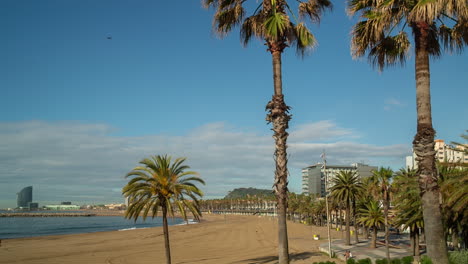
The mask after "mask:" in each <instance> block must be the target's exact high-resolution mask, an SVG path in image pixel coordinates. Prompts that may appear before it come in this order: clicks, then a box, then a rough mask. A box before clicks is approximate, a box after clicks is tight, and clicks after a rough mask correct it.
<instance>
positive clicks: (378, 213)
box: [358, 200, 384, 228]
mask: <svg viewBox="0 0 468 264" xmlns="http://www.w3.org/2000/svg"><path fill="white" fill-rule="evenodd" d="M358 221H359V222H360V223H361V224H363V225H364V226H367V227H372V228H378V227H380V226H382V225H383V224H384V215H383V213H382V208H381V207H380V205H379V203H378V202H376V201H373V200H371V201H369V202H368V203H366V204H364V208H360V209H359V219H358Z"/></svg>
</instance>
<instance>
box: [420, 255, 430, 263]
mask: <svg viewBox="0 0 468 264" xmlns="http://www.w3.org/2000/svg"><path fill="white" fill-rule="evenodd" d="M421 264H432V260H431V259H430V258H429V257H428V256H422V258H421Z"/></svg>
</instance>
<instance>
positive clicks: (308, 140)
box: [0, 121, 409, 206]
mask: <svg viewBox="0 0 468 264" xmlns="http://www.w3.org/2000/svg"><path fill="white" fill-rule="evenodd" d="M115 131H116V129H115V128H113V127H110V126H108V125H106V124H84V123H77V122H44V121H28V122H16V123H0V200H14V199H15V194H16V192H17V191H18V190H19V189H21V188H22V187H24V186H28V185H33V186H34V195H35V197H34V200H38V201H64V200H67V201H68V200H70V201H84V202H102V201H121V200H122V199H121V195H120V192H119V191H118V190H120V189H121V188H122V187H123V185H124V184H125V182H126V180H125V179H124V175H125V174H126V173H127V172H128V171H130V170H131V169H132V168H133V167H134V166H136V165H137V163H138V161H139V160H141V159H142V158H144V157H147V156H149V155H154V154H165V153H167V154H169V155H172V156H176V157H180V156H184V157H187V158H188V159H187V164H188V165H190V166H191V167H192V169H193V170H195V171H198V172H199V173H200V174H201V176H202V177H203V178H204V179H205V181H206V182H207V185H206V186H205V187H204V190H205V193H206V195H207V197H219V196H224V195H225V194H226V193H227V192H228V191H229V190H232V189H233V188H237V187H248V186H252V187H259V188H270V187H271V185H272V181H273V180H272V179H273V171H274V161H273V139H272V138H271V135H265V134H262V133H258V132H255V131H246V130H243V129H240V128H236V127H232V126H229V125H228V124H226V123H210V124H206V125H203V126H200V127H198V128H196V129H194V130H192V131H191V132H189V133H187V134H186V135H183V136H170V135H147V136H141V137H123V136H114V135H113V133H114V132H115ZM356 137H357V133H356V132H354V131H353V130H350V129H345V128H340V127H338V126H337V125H336V124H335V123H333V122H332V121H320V122H317V123H311V124H302V125H299V126H297V127H296V128H292V129H291V136H290V141H289V142H290V143H289V148H288V151H289V155H290V159H289V161H290V162H289V165H290V171H291V178H294V179H295V178H297V179H296V180H292V181H291V185H292V186H291V189H292V190H295V189H297V190H299V188H300V187H299V186H300V175H299V174H300V172H297V173H296V172H295V171H298V170H300V168H302V167H305V166H307V165H310V164H311V163H315V162H316V161H318V160H319V156H320V153H321V151H322V150H323V149H327V153H328V159H329V161H330V162H334V163H345V164H348V163H351V162H360V161H364V162H370V163H372V164H376V163H375V162H380V161H382V160H385V159H390V160H398V159H401V160H402V159H403V157H404V156H405V155H406V154H407V153H408V151H409V150H408V149H409V148H407V147H406V146H403V145H392V146H375V145H366V144H360V143H356V142H352V140H353V139H354V138H356ZM338 140H339V141H338ZM376 165H380V164H376ZM296 174H298V175H296ZM294 184H297V186H295V185H294ZM116 190H117V191H116ZM11 206H13V205H11Z"/></svg>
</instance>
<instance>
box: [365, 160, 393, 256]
mask: <svg viewBox="0 0 468 264" xmlns="http://www.w3.org/2000/svg"><path fill="white" fill-rule="evenodd" d="M392 176H393V171H392V170H391V169H390V168H382V167H381V168H380V169H379V170H377V171H373V172H372V176H371V178H370V181H371V183H373V185H374V186H375V190H377V195H376V198H377V199H379V200H381V201H382V203H383V207H384V217H385V249H386V250H385V251H386V256H387V261H388V262H389V263H390V248H389V244H388V243H389V241H388V235H389V223H388V209H389V207H390V186H391V185H390V180H391V178H392Z"/></svg>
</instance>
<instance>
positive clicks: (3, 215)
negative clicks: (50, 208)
mask: <svg viewBox="0 0 468 264" xmlns="http://www.w3.org/2000/svg"><path fill="white" fill-rule="evenodd" d="M82 216H85V217H90V216H96V214H91V213H0V217H82Z"/></svg>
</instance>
